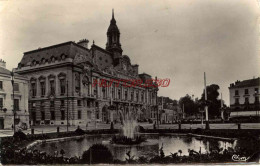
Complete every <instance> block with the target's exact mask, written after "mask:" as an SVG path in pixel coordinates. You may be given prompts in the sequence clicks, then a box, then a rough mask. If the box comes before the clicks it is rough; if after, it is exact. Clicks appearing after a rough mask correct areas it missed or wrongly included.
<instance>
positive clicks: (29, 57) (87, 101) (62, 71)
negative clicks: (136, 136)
mask: <svg viewBox="0 0 260 166" xmlns="http://www.w3.org/2000/svg"><path fill="white" fill-rule="evenodd" d="M106 35H107V36H106V37H107V44H106V48H105V49H104V48H101V47H99V46H97V45H96V44H95V42H94V41H93V44H92V45H91V47H90V48H89V46H88V42H89V41H88V40H86V39H84V40H81V41H79V42H77V43H75V42H72V41H69V42H66V43H61V44H57V45H52V46H49V47H45V48H39V49H36V50H32V51H28V52H25V53H24V56H23V58H22V60H21V62H20V63H19V64H18V68H17V69H16V70H15V72H16V73H18V74H21V75H24V76H27V77H28V78H29V80H30V83H29V87H30V92H29V110H30V116H31V117H30V118H31V122H32V124H33V125H66V124H67V123H69V125H80V124H84V125H85V124H86V123H88V122H92V121H99V122H111V121H117V122H118V121H120V115H121V113H125V112H126V111H129V110H132V111H135V112H136V113H135V115H136V116H137V117H138V118H139V119H146V118H150V113H151V112H152V113H153V112H156V108H157V107H156V97H157V91H158V88H157V87H154V86H152V87H145V86H143V85H144V84H142V86H141V85H140V86H139V85H138V86H134V87H128V86H124V85H130V84H131V83H129V80H142V81H143V82H146V80H150V79H152V77H151V76H150V75H149V74H146V73H143V74H140V73H139V70H138V68H139V66H138V65H137V64H132V63H131V60H130V58H129V56H127V55H123V54H122V53H123V50H122V48H121V43H120V32H119V29H118V27H117V25H116V20H115V18H114V13H113V15H112V19H111V21H110V25H109V27H108V30H107V33H106ZM111 80H127V81H128V82H113V83H112V84H111V85H109V84H110V82H111ZM102 81H105V82H104V85H109V86H100V83H101V82H102ZM112 108H113V109H112Z"/></svg>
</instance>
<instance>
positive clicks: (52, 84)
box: [50, 80, 55, 94]
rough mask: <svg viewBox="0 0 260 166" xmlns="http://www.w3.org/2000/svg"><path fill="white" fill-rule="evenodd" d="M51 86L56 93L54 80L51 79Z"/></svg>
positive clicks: (52, 92)
mask: <svg viewBox="0 0 260 166" xmlns="http://www.w3.org/2000/svg"><path fill="white" fill-rule="evenodd" d="M50 88H51V94H55V84H54V80H50Z"/></svg>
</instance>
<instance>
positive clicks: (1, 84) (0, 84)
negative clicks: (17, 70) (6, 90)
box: [0, 81, 3, 89]
mask: <svg viewBox="0 0 260 166" xmlns="http://www.w3.org/2000/svg"><path fill="white" fill-rule="evenodd" d="M0 89H3V81H0Z"/></svg>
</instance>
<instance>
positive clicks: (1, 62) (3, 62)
mask: <svg viewBox="0 0 260 166" xmlns="http://www.w3.org/2000/svg"><path fill="white" fill-rule="evenodd" d="M0 67H2V68H6V62H5V61H4V60H3V59H0Z"/></svg>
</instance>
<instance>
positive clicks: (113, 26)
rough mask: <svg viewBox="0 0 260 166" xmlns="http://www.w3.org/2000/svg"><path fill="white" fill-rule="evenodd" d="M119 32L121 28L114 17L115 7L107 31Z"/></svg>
mask: <svg viewBox="0 0 260 166" xmlns="http://www.w3.org/2000/svg"><path fill="white" fill-rule="evenodd" d="M115 31H116V32H119V29H118V27H117V25H116V20H115V18H114V9H113V12H112V19H111V21H110V25H109V27H108V30H107V33H109V32H115Z"/></svg>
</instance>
